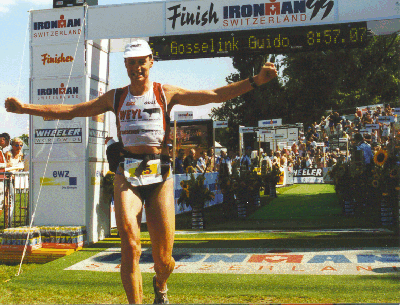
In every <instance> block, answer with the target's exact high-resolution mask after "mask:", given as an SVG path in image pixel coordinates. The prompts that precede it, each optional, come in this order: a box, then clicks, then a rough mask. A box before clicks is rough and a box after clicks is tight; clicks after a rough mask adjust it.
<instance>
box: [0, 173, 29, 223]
mask: <svg viewBox="0 0 400 305" xmlns="http://www.w3.org/2000/svg"><path fill="white" fill-rule="evenodd" d="M28 224H29V172H17V173H10V172H6V173H1V174H0V229H7V228H15V227H20V226H25V225H28Z"/></svg>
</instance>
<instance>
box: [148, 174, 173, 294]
mask: <svg viewBox="0 0 400 305" xmlns="http://www.w3.org/2000/svg"><path fill="white" fill-rule="evenodd" d="M145 207H146V222H147V228H148V230H149V233H150V239H151V247H152V254H153V260H154V270H155V272H156V275H157V276H156V282H157V286H158V288H160V290H164V289H165V285H166V283H167V279H168V277H169V275H170V274H171V273H172V271H173V270H174V267H175V260H174V259H173V257H172V248H173V245H174V235H175V206H174V180H173V179H170V180H167V181H165V182H163V183H162V184H161V185H160V186H158V187H157V188H156V189H155V190H154V192H153V193H152V194H150V195H149V204H148V205H147V204H146V205H145Z"/></svg>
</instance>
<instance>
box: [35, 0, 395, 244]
mask: <svg viewBox="0 0 400 305" xmlns="http://www.w3.org/2000/svg"><path fill="white" fill-rule="evenodd" d="M398 18H400V6H399V5H398V4H397V1H395V0H387V1H379V3H376V2H373V3H369V2H365V1H361V0H352V1H349V0H347V1H345V0H329V1H327V0H307V1H306V0H299V1H285V0H268V1H266V2H264V3H260V2H256V1H253V0H248V1H247V2H246V3H244V4H241V5H238V4H237V2H235V1H233V0H224V1H218V2H216V1H157V2H143V3H135V4H119V5H109V6H84V7H71V8H58V9H49V10H40V11H31V12H30V58H31V64H30V102H31V103H35V104H42V105H46V104H54V103H61V102H64V103H67V104H77V103H81V102H84V101H88V100H90V99H93V98H95V97H97V96H99V95H102V94H104V93H105V92H106V91H107V90H109V56H110V53H111V52H121V51H123V48H124V46H125V44H126V43H128V42H129V41H130V39H131V38H132V37H143V38H145V39H148V40H149V42H150V44H151V46H152V47H153V49H154V52H155V58H156V59H159V60H172V59H187V58H205V57H218V56H232V55H234V54H235V52H244V53H254V52H258V53H263V54H264V53H285V52H293V51H299V50H300V51H306V50H309V49H310V48H311V49H315V48H317V49H324V48H331V47H332V46H333V47H336V48H343V47H353V46H361V45H363V44H364V43H365V37H366V33H367V30H368V31H371V32H372V33H374V34H377V35H379V34H388V33H393V32H397V31H398V30H400V23H399V19H398ZM109 125H110V118H109V115H108V114H106V115H104V116H98V117H92V118H75V119H73V120H70V121H59V122H58V121H53V120H50V119H43V118H40V117H31V118H30V147H31V167H30V168H31V179H30V180H31V182H30V183H31V192H30V202H31V203H33V204H32V205H31V206H34V205H35V204H36V202H37V201H38V200H39V201H40V205H38V209H37V210H36V216H35V225H51V224H53V225H54V224H56V225H84V226H86V228H87V234H88V241H89V242H96V241H98V240H99V239H102V238H103V237H104V236H106V235H107V234H108V230H109V223H108V221H109V217H108V214H109V206H108V204H107V203H105V202H104V199H103V198H102V194H101V191H100V187H101V178H102V175H104V174H105V172H106V170H107V163H106V157H105V145H104V140H105V136H106V135H107V134H108V131H109ZM42 189H43V192H42ZM107 209H108V211H107ZM31 212H32V211H31ZM31 215H32V214H31Z"/></svg>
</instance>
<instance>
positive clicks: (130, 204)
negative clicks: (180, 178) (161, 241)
mask: <svg viewBox="0 0 400 305" xmlns="http://www.w3.org/2000/svg"><path fill="white" fill-rule="evenodd" d="M114 198H115V217H116V222H117V228H118V231H119V234H120V237H121V280H122V284H123V286H124V289H125V293H126V296H127V298H128V302H129V303H130V304H132V303H136V304H137V303H142V297H143V289H142V275H141V273H140V268H139V259H140V255H141V245H140V223H141V218H142V200H141V198H140V195H139V194H138V193H137V192H136V191H135V190H133V188H132V186H131V185H130V184H129V183H128V182H127V181H126V179H125V177H124V176H122V175H121V174H118V172H117V174H116V175H115V180H114Z"/></svg>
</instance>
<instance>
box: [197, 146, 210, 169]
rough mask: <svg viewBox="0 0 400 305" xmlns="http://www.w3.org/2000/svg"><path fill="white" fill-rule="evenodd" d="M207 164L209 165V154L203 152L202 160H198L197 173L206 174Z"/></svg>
mask: <svg viewBox="0 0 400 305" xmlns="http://www.w3.org/2000/svg"><path fill="white" fill-rule="evenodd" d="M207 163H208V158H207V152H206V151H205V150H204V151H202V152H201V156H200V158H199V159H198V160H197V165H196V167H197V171H198V172H199V173H204V172H205V171H206V169H207Z"/></svg>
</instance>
